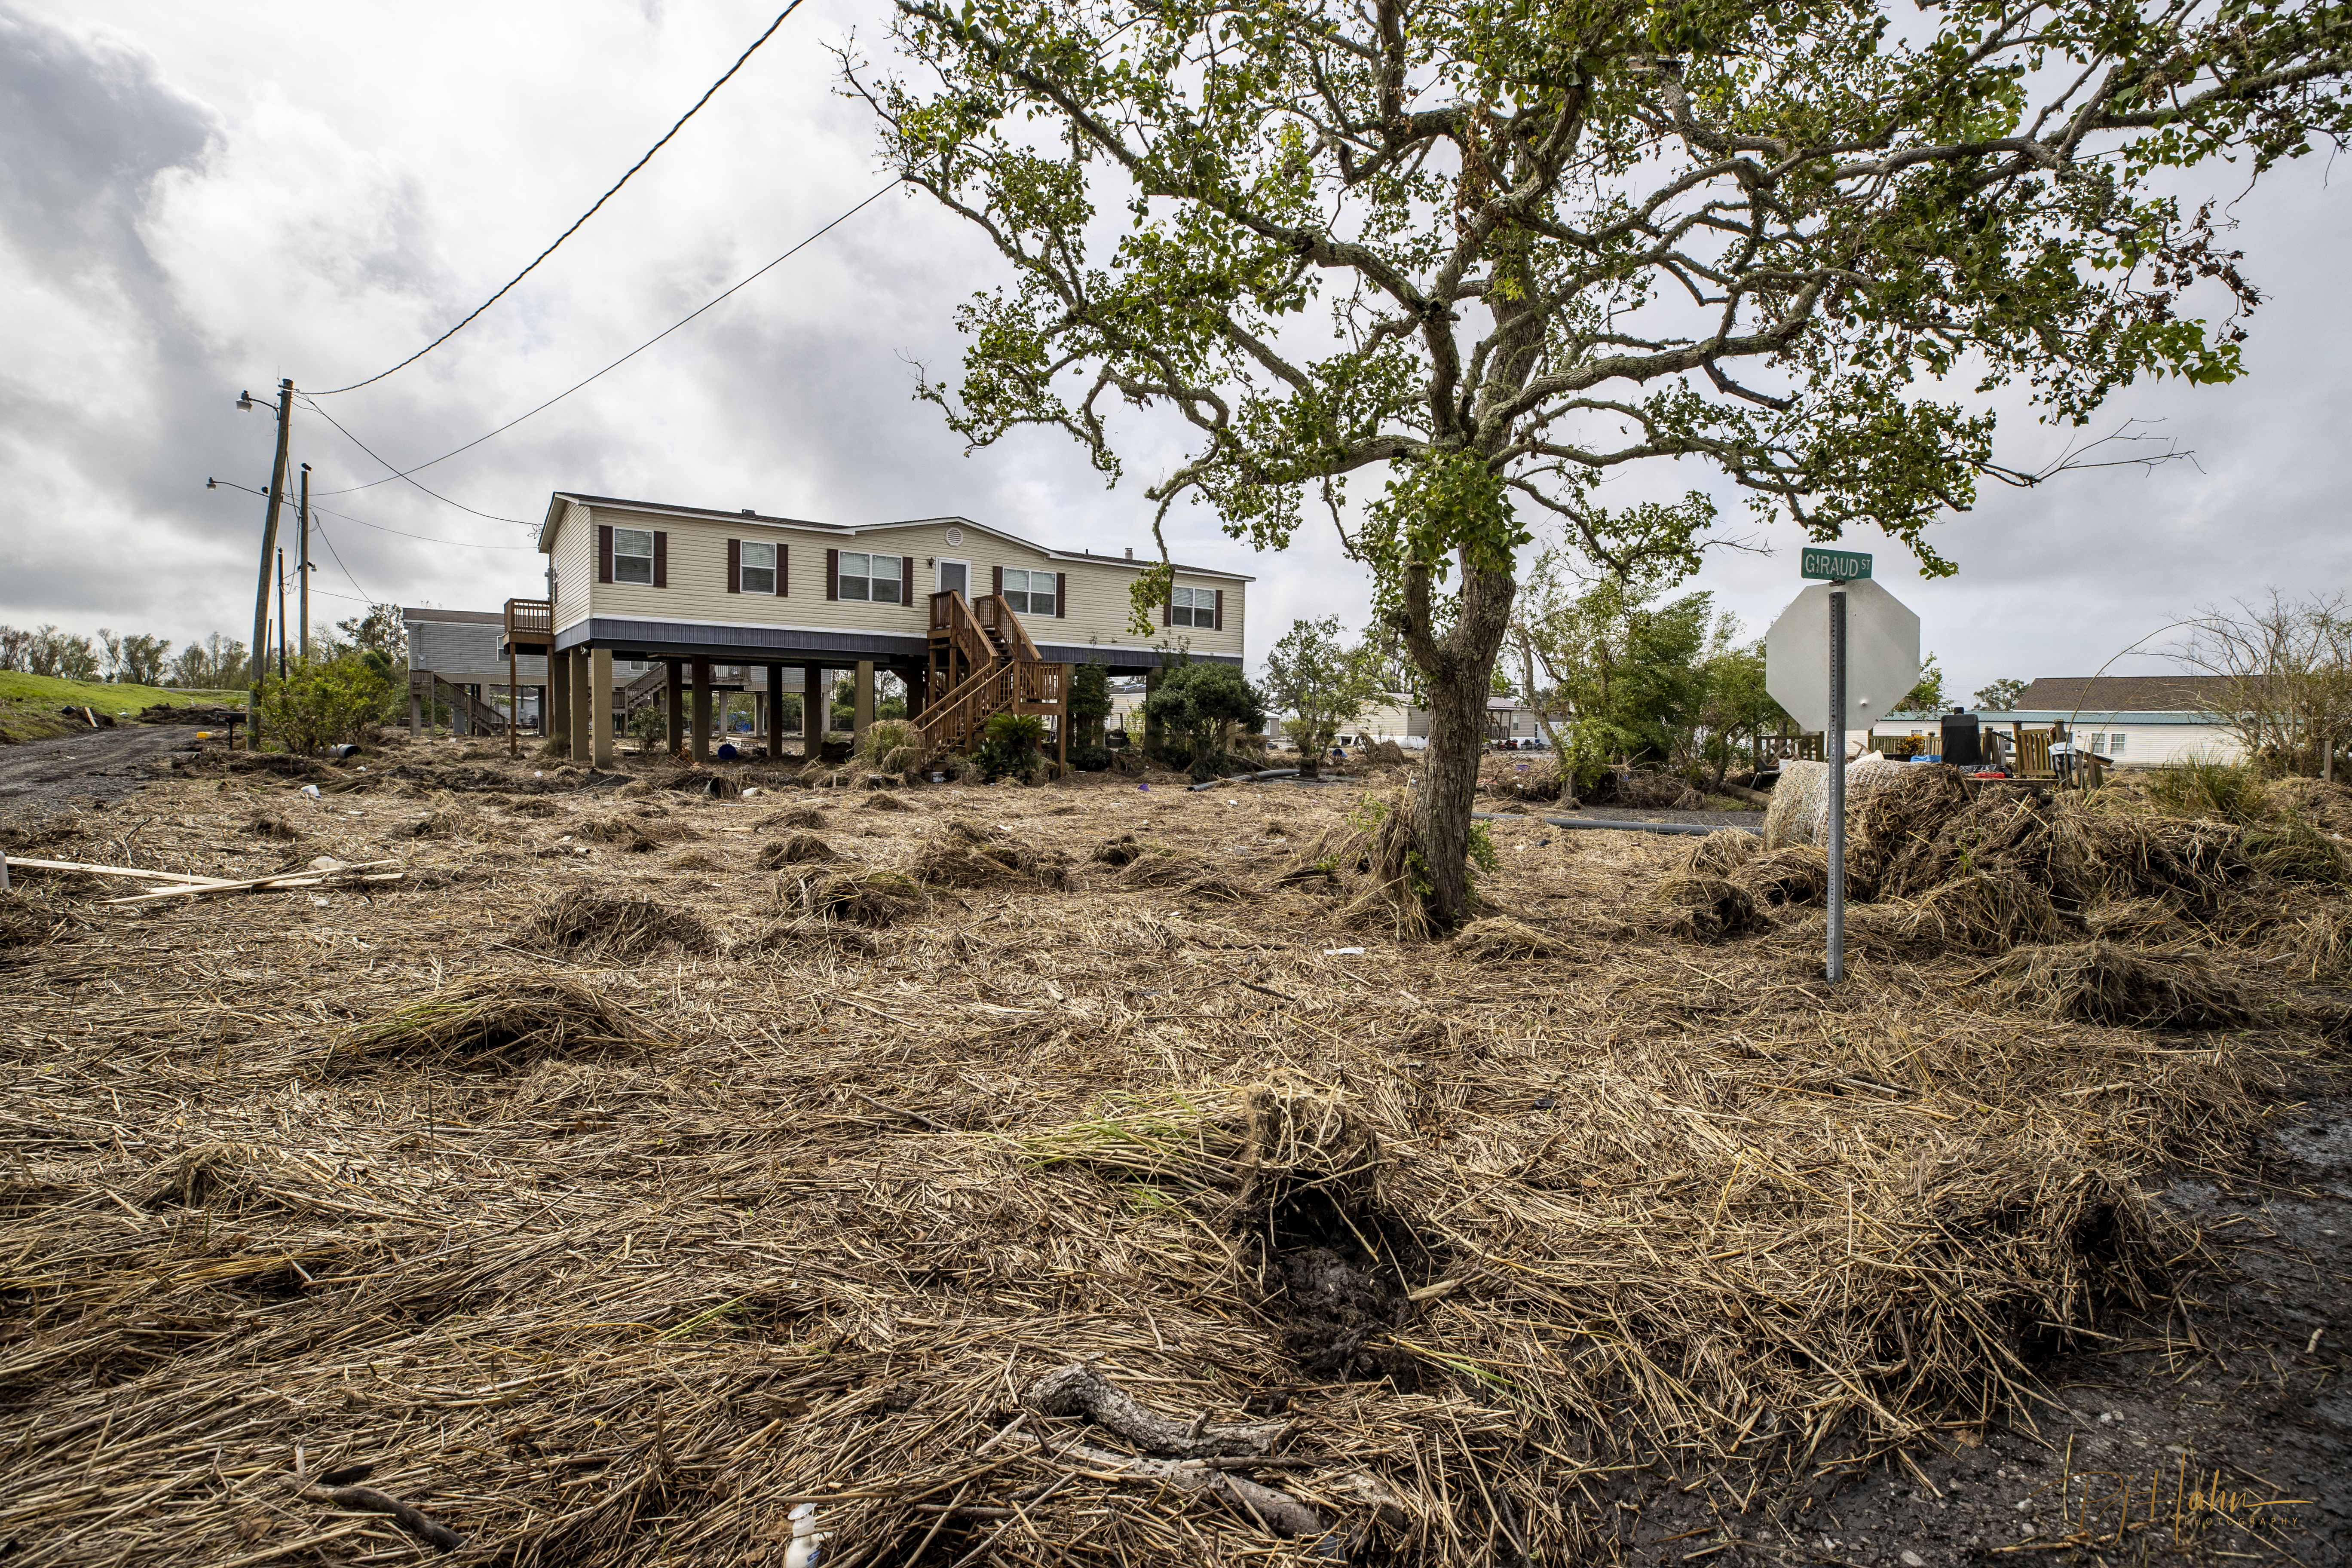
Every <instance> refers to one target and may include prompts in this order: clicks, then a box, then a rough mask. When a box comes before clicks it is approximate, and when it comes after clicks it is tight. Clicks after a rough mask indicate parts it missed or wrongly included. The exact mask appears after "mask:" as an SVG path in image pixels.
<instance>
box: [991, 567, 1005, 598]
mask: <svg viewBox="0 0 2352 1568" xmlns="http://www.w3.org/2000/svg"><path fill="white" fill-rule="evenodd" d="M988 591H989V592H990V593H992V594H993V595H996V596H997V597H998V598H1000V599H1001V598H1003V596H1004V568H1003V567H1002V566H992V567H990V568H989V569H988Z"/></svg>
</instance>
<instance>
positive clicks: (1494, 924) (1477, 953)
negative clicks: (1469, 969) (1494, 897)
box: [1454, 915, 1562, 963]
mask: <svg viewBox="0 0 2352 1568" xmlns="http://www.w3.org/2000/svg"><path fill="white" fill-rule="evenodd" d="M1561 950H1562V943H1561V942H1559V939H1558V938H1556V937H1554V936H1552V935H1551V934H1549V932H1546V931H1538V930H1537V929H1536V928H1535V927H1533V926H1531V925H1528V924H1526V923H1525V922H1523V921H1515V920H1512V919H1510V918H1509V917H1508V916H1505V915H1488V916H1486V918H1485V919H1483V920H1475V921H1471V922H1470V923H1469V924H1467V925H1465V926H1464V927H1463V928H1462V929H1461V930H1460V931H1456V932H1454V952H1458V953H1460V954H1461V955H1462V956H1463V957H1465V958H1466V959H1470V960H1471V961H1473V962H1474V963H1501V962H1506V961H1508V960H1511V959H1517V958H1549V957H1551V956H1552V955H1553V954H1555V953H1557V952H1560V951H1561Z"/></svg>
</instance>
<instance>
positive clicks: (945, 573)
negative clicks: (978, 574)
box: [940, 561, 971, 599]
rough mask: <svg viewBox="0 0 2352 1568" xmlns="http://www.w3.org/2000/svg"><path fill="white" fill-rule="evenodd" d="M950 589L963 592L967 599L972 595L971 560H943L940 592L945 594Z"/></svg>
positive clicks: (941, 563)
mask: <svg viewBox="0 0 2352 1568" xmlns="http://www.w3.org/2000/svg"><path fill="white" fill-rule="evenodd" d="M950 589H952V590H953V591H954V592H956V593H959V594H961V595H963V596H964V597H965V598H966V599H970V598H971V562H969V561H941V562H940V593H942V594H944V593H947V592H949V591H950Z"/></svg>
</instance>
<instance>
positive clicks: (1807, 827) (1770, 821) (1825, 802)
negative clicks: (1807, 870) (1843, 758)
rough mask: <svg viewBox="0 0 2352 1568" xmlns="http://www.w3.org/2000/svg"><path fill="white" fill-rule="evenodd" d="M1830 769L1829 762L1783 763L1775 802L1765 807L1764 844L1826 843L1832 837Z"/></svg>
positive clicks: (1774, 847) (1771, 846) (1770, 845)
mask: <svg viewBox="0 0 2352 1568" xmlns="http://www.w3.org/2000/svg"><path fill="white" fill-rule="evenodd" d="M1829 820H1830V768H1829V764H1828V763H1781V764H1780V783H1779V784H1774V785H1773V786H1772V804H1771V805H1768V806H1766V807H1765V808H1764V847H1765V848H1767V849H1780V848H1785V847H1788V846H1790V845H1791V844H1823V843H1826V842H1828V840H1829Z"/></svg>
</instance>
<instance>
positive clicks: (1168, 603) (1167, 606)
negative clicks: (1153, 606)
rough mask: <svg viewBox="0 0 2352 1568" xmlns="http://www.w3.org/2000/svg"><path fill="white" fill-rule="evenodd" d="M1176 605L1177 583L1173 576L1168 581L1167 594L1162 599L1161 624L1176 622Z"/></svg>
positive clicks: (1167, 624) (1170, 624)
mask: <svg viewBox="0 0 2352 1568" xmlns="http://www.w3.org/2000/svg"><path fill="white" fill-rule="evenodd" d="M1175 606H1176V583H1175V580H1174V579H1173V578H1171V579H1170V580H1169V583H1168V593H1167V595H1166V596H1165V597H1164V598H1162V599H1161V600H1160V625H1161V626H1174V625H1175V624H1176V610H1175Z"/></svg>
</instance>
